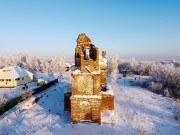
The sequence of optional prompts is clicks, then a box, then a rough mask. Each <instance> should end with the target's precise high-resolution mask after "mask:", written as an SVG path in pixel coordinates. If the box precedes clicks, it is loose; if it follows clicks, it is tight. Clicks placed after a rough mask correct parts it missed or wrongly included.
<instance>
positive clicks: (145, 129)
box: [0, 78, 180, 135]
mask: <svg viewBox="0 0 180 135" xmlns="http://www.w3.org/2000/svg"><path fill="white" fill-rule="evenodd" d="M131 81H133V79H131V78H122V79H119V80H118V81H117V84H113V85H111V87H112V89H113V91H114V95H115V110H114V115H111V119H112V121H113V123H112V124H101V125H99V124H96V123H78V124H71V122H70V113H69V112H64V99H63V98H64V97H63V96H64V91H67V90H69V89H70V87H71V86H70V84H68V83H63V84H60V83H58V84H56V85H55V86H52V87H50V88H49V89H48V90H47V91H45V92H42V93H40V94H38V95H36V96H39V97H41V98H40V100H39V101H38V102H37V104H34V105H28V102H29V101H28V100H27V101H24V102H22V103H21V104H19V105H17V106H16V107H14V108H13V109H11V110H10V111H8V112H6V113H5V114H4V115H2V116H1V117H0V134H5V135H6V134H13V135H14V134H15V135H16V134H17V135H19V134H33V135H34V134H35V135H39V134H43V135H51V134H55V135H56V134H57V135H72V134H73V135H121V134H123V135H136V134H138V133H145V134H152V135H153V134H154V135H157V134H160V135H170V134H171V135H179V134H180V122H178V121H176V120H175V119H174V116H173V107H174V106H175V103H174V102H173V101H172V100H171V99H170V98H167V97H163V96H161V95H157V94H155V93H152V92H150V91H148V90H146V89H143V88H140V87H137V86H131ZM29 100H30V99H29ZM102 120H103V118H102Z"/></svg>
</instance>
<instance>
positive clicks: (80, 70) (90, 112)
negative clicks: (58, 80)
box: [64, 34, 114, 123]
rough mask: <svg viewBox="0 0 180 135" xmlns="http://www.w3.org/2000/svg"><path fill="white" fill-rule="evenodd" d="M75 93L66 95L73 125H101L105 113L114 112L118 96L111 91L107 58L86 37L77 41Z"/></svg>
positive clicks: (73, 82)
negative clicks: (93, 123) (85, 122)
mask: <svg viewBox="0 0 180 135" xmlns="http://www.w3.org/2000/svg"><path fill="white" fill-rule="evenodd" d="M71 75H72V91H71V92H70V93H65V96H64V101H65V110H70V111H71V122H72V123H77V122H83V121H89V122H97V123H101V112H102V111H103V110H114V95H113V93H112V92H109V90H108V87H107V56H106V52H105V51H102V55H100V54H99V49H98V48H97V47H96V46H95V45H93V44H92V43H91V40H90V39H89V38H88V37H87V36H86V35H85V34H80V35H79V36H78V38H77V46H76V49H75V70H74V71H73V72H72V74H71Z"/></svg>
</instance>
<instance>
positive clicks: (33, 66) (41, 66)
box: [0, 52, 65, 75]
mask: <svg viewBox="0 0 180 135" xmlns="http://www.w3.org/2000/svg"><path fill="white" fill-rule="evenodd" d="M64 64H65V57H63V56H62V57H53V58H47V57H37V56H33V55H30V54H27V53H24V52H17V53H13V54H12V55H10V56H0V69H1V68H3V67H7V66H20V67H23V68H26V69H28V70H29V71H31V72H33V73H34V72H41V73H47V74H49V75H51V74H57V73H58V74H59V73H61V72H62V71H64Z"/></svg>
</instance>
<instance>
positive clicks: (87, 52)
mask: <svg viewBox="0 0 180 135" xmlns="http://www.w3.org/2000/svg"><path fill="white" fill-rule="evenodd" d="M89 52H90V47H86V50H85V60H89V59H90V53H89Z"/></svg>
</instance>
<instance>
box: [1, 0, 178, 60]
mask: <svg viewBox="0 0 180 135" xmlns="http://www.w3.org/2000/svg"><path fill="white" fill-rule="evenodd" d="M80 33H86V35H87V36H89V38H91V40H92V42H93V44H94V45H96V46H97V47H99V49H100V51H102V50H106V51H107V54H108V55H109V56H110V55H113V54H117V55H119V56H120V57H121V58H131V57H134V58H136V59H140V60H161V59H178V60H180V0H1V1H0V55H10V54H11V53H12V52H17V51H23V52H27V53H30V54H33V55H38V56H56V55H65V56H66V57H70V56H72V57H73V56H74V49H75V46H76V39H77V37H78V34H80Z"/></svg>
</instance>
